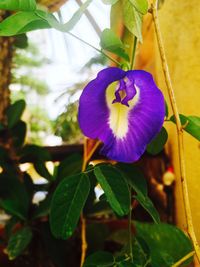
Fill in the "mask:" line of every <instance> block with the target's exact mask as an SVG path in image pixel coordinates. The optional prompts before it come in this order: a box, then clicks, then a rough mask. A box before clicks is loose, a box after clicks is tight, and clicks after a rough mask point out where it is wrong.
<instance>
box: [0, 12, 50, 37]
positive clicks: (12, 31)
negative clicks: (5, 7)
mask: <svg viewBox="0 0 200 267" xmlns="http://www.w3.org/2000/svg"><path fill="white" fill-rule="evenodd" d="M38 12H39V11H38ZM41 12H42V11H41ZM43 12H44V11H43ZM44 13H45V12H44ZM46 28H51V26H50V25H49V23H48V22H47V21H45V20H44V19H41V18H40V17H39V16H38V15H37V14H36V12H35V11H29V12H28V11H19V12H17V13H15V14H13V15H11V16H9V17H8V18H6V19H5V20H3V21H2V22H1V23H0V36H12V35H17V34H22V33H26V32H28V31H33V30H37V29H46Z"/></svg>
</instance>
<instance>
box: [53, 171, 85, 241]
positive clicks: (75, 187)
mask: <svg viewBox="0 0 200 267" xmlns="http://www.w3.org/2000/svg"><path fill="white" fill-rule="evenodd" d="M89 190H90V181H89V178H88V176H87V175H86V174H83V173H80V174H77V175H74V176H70V177H67V178H65V179H64V180H62V182H61V183H60V184H59V185H58V187H57V188H56V191H55V193H54V195H53V198H52V203H51V211H50V226H51V231H52V233H53V235H54V236H55V237H56V238H61V239H67V238H69V237H70V236H71V235H72V234H73V232H74V230H75V228H76V225H77V223H78V219H79V217H80V214H81V211H82V209H83V207H84V204H85V202H86V200H87V197H88V194H89Z"/></svg>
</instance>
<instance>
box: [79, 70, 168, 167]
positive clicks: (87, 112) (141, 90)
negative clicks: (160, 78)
mask: <svg viewBox="0 0 200 267" xmlns="http://www.w3.org/2000/svg"><path fill="white" fill-rule="evenodd" d="M121 79H124V80H125V83H126V96H125V98H124V99H123V100H122V101H125V104H126V103H128V101H129V100H130V101H129V104H130V107H126V106H124V105H123V103H122V101H121V103H114V104H112V101H111V102H108V103H107V101H108V99H107V98H106V89H107V87H108V86H109V84H111V83H112V82H114V81H117V80H121ZM118 90H119V88H118ZM136 92H137V93H136ZM114 97H116V98H117V96H116V94H115V95H114V93H113V98H114ZM132 98H133V99H132ZM120 105H121V106H120ZM122 106H123V107H122ZM118 109H120V110H119V112H121V114H120V115H119V114H117V113H116V112H118ZM123 115H124V116H123ZM164 116H165V104H164V98H163V95H162V93H161V91H160V90H159V89H158V88H157V86H156V84H155V83H154V81H153V78H152V75H151V74H149V73H148V72H145V71H141V70H137V71H127V72H124V71H122V70H120V69H118V68H108V69H105V70H103V71H101V72H100V73H99V75H98V76H97V78H96V79H95V80H93V81H92V82H90V83H89V84H88V85H87V86H86V88H85V89H84V91H83V93H82V95H81V98H80V106H79V123H80V127H81V129H82V131H83V133H84V134H85V135H86V136H88V137H91V138H99V139H100V140H101V141H103V143H104V146H103V148H102V150H101V152H102V154H104V155H106V156H107V157H108V158H111V159H113V160H117V161H121V162H134V161H136V160H138V159H139V158H140V157H141V155H142V154H143V153H144V151H145V149H146V146H147V145H148V143H150V142H151V140H152V139H153V138H154V137H155V136H156V134H157V133H158V132H159V131H160V129H161V127H162V124H163V121H164ZM115 120H116V121H115Z"/></svg>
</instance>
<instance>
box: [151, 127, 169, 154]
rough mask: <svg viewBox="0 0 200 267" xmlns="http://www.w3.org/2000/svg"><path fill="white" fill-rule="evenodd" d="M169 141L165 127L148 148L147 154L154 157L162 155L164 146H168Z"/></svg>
mask: <svg viewBox="0 0 200 267" xmlns="http://www.w3.org/2000/svg"><path fill="white" fill-rule="evenodd" d="M167 139H168V133H167V131H166V130H165V128H164V127H162V129H161V130H160V132H159V133H158V134H157V135H156V137H155V138H154V139H153V140H152V141H151V143H150V144H148V146H147V152H148V153H149V154H152V155H157V154H158V153H160V152H161V151H162V150H163V148H164V145H165V144H166V142H167Z"/></svg>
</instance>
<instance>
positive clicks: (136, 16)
mask: <svg viewBox="0 0 200 267" xmlns="http://www.w3.org/2000/svg"><path fill="white" fill-rule="evenodd" d="M134 2H135V1H134ZM122 3H123V18H124V25H125V26H126V28H127V29H128V30H129V31H130V32H131V33H132V34H133V35H135V36H136V37H137V38H138V40H139V41H140V42H142V15H141V14H140V13H139V12H138V11H137V9H136V8H135V6H134V5H133V3H132V1H130V0H122Z"/></svg>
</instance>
